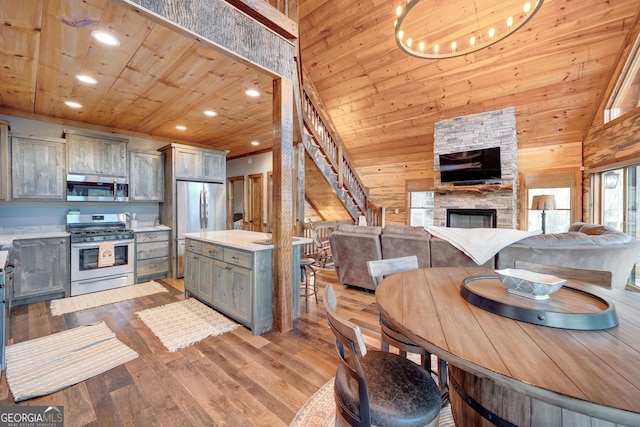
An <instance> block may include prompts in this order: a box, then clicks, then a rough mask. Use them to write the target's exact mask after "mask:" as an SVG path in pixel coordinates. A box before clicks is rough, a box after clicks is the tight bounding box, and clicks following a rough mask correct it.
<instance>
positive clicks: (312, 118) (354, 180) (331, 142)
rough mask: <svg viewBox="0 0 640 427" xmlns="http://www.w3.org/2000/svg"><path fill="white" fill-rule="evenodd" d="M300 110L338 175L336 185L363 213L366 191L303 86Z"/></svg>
mask: <svg viewBox="0 0 640 427" xmlns="http://www.w3.org/2000/svg"><path fill="white" fill-rule="evenodd" d="M302 101H303V105H302V111H303V114H304V121H305V125H306V128H307V130H308V131H309V132H310V134H311V136H312V137H313V141H314V142H315V143H316V144H317V145H318V147H319V148H320V150H321V151H322V153H323V154H324V157H325V158H326V160H327V163H328V164H329V165H330V166H331V168H332V169H333V171H334V172H335V173H336V174H337V175H338V186H339V187H344V188H345V189H346V190H347V192H348V194H349V196H350V197H351V199H352V200H353V202H354V204H355V205H356V206H357V207H358V210H359V211H360V212H361V213H362V214H363V215H364V214H366V212H367V204H368V198H369V195H368V192H367V190H366V188H365V186H364V185H363V184H362V182H361V181H360V178H359V177H358V176H357V174H356V173H355V169H354V168H353V167H352V165H351V161H350V160H349V158H348V155H347V153H346V151H345V150H344V148H343V145H342V143H341V142H340V141H339V140H338V139H337V138H335V137H334V136H333V135H332V132H331V131H330V130H329V128H328V127H327V126H326V125H325V123H324V121H323V120H322V117H321V115H320V114H319V112H318V110H317V109H316V107H315V106H314V105H313V101H312V100H311V98H310V97H309V94H308V93H307V90H306V88H305V87H303V99H302Z"/></svg>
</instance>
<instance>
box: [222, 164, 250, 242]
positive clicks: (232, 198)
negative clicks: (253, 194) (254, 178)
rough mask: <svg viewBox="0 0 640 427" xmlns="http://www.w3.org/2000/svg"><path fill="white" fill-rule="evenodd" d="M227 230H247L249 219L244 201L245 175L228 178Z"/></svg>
mask: <svg viewBox="0 0 640 427" xmlns="http://www.w3.org/2000/svg"><path fill="white" fill-rule="evenodd" d="M227 198H228V201H227V230H233V229H238V230H247V229H248V227H247V224H248V223H249V219H248V218H247V215H246V212H245V211H246V209H245V203H244V176H232V177H229V178H228V179H227Z"/></svg>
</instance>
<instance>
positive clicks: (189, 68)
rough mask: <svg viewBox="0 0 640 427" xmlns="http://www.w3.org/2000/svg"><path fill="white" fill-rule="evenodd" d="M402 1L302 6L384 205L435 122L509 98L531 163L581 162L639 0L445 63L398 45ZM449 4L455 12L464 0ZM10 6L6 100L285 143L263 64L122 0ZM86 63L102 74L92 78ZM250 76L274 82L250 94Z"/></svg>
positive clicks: (551, 16)
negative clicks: (106, 36) (109, 38)
mask: <svg viewBox="0 0 640 427" xmlns="http://www.w3.org/2000/svg"><path fill="white" fill-rule="evenodd" d="M397 3H398V2H396V3H393V2H388V1H382V0H357V1H353V0H332V1H329V2H328V1H324V0H301V1H300V4H299V16H300V25H299V30H300V45H301V52H302V53H301V56H302V63H303V65H304V67H305V68H306V71H307V74H308V76H309V77H310V79H311V81H312V82H313V84H314V86H315V88H316V89H317V91H318V93H319V96H320V98H321V100H322V102H323V103H324V105H325V107H326V108H327V110H328V112H329V115H330V118H331V120H332V121H333V124H334V126H335V128H336V129H337V130H338V132H339V137H340V139H341V140H342V141H343V142H344V143H345V146H346V148H347V150H348V152H349V154H350V157H351V158H352V160H353V161H354V163H355V166H356V169H357V172H358V173H359V174H360V176H361V178H362V180H363V182H364V184H365V185H366V186H367V187H369V188H370V191H371V196H372V201H373V202H374V203H376V204H377V205H379V206H386V207H387V208H390V209H392V208H404V182H405V180H406V179H423V178H427V179H428V178H432V177H433V153H432V148H431V147H432V144H433V124H434V123H435V122H437V121H439V120H443V119H448V118H453V117H458V116H463V115H468V114H474V113H480V112H485V111H489V110H494V109H499V108H504V107H510V106H513V107H515V111H516V118H517V132H518V145H519V158H520V161H519V166H520V168H521V169H523V170H527V169H529V170H535V169H536V168H543V169H544V168H549V167H558V165H561V166H563V167H572V168H579V166H580V164H581V144H582V140H583V138H584V136H585V134H586V132H587V130H588V128H589V124H590V123H591V121H592V119H593V117H594V114H596V108H597V105H598V103H599V101H600V99H601V97H602V96H603V93H604V91H605V89H606V87H607V84H608V82H609V80H610V78H611V77H612V72H613V68H614V66H615V64H616V62H617V60H618V57H619V55H620V52H621V48H622V46H623V45H624V43H625V41H626V38H627V37H628V36H629V30H630V29H631V28H632V25H633V22H634V19H636V16H637V14H638V11H639V9H640V8H639V7H638V2H637V0H581V1H575V0H546V1H545V2H544V5H543V6H542V9H541V10H540V12H539V13H538V14H537V15H536V16H535V17H534V18H533V19H532V20H531V21H530V23H529V24H528V25H527V27H526V28H525V29H523V30H521V31H519V32H517V33H516V34H515V35H513V36H511V37H509V38H507V39H505V40H503V41H501V42H499V43H497V44H495V45H494V46H492V47H490V48H488V49H485V50H483V51H480V52H477V53H475V54H471V55H467V56H465V57H461V58H453V59H447V60H437V61H429V60H423V59H417V58H413V57H409V56H407V55H406V54H404V53H403V52H401V51H400V49H399V48H397V47H396V45H395V42H394V39H393V21H394V19H395V15H394V9H395V6H396V5H397ZM448 3H449V4H450V5H451V6H450V7H452V10H453V11H452V12H451V13H453V14H455V10H456V7H458V6H457V5H458V1H457V0H452V1H450V2H448ZM0 13H1V16H2V20H3V25H2V27H1V28H0V40H2V42H1V48H0V58H1V60H2V63H3V67H1V68H0V113H2V114H10V115H18V116H23V117H32V118H49V119H53V120H56V121H58V122H63V123H67V122H68V123H70V124H73V123H85V124H87V125H88V126H93V127H95V128H96V129H101V130H106V131H112V130H113V131H116V130H117V131H118V132H121V133H125V134H127V133H129V134H132V135H139V136H144V135H149V136H151V137H153V138H156V139H159V140H167V141H176V142H182V143H186V144H191V145H198V146H205V147H210V148H214V149H219V150H230V154H229V156H230V157H231V158H233V157H237V156H242V155H247V154H250V153H254V152H258V151H264V150H269V149H270V148H271V146H272V145H271V144H272V142H271V140H272V138H273V137H272V124H271V120H272V119H271V117H272V112H271V110H272V108H271V106H272V77H271V76H269V75H268V74H267V73H265V72H262V71H261V70H258V69H256V68H253V67H251V66H250V65H248V64H246V63H244V62H242V61H239V60H237V59H234V58H231V57H229V56H228V55H226V54H225V53H224V52H221V51H219V50H216V49H214V48H212V47H210V46H205V45H204V44H202V43H199V42H198V41H196V40H195V39H193V38H190V37H186V36H184V35H182V34H178V33H176V32H174V31H172V30H168V29H167V28H165V27H164V26H162V25H159V24H158V23H156V22H152V21H150V20H148V19H145V18H144V17H142V16H141V15H140V14H138V13H136V12H135V11H133V10H129V9H124V8H122V7H119V6H118V5H117V4H115V3H112V2H110V1H108V0H47V1H44V0H30V1H13V0H0ZM96 29H109V30H110V31H111V32H113V33H115V34H116V35H118V36H119V38H120V41H121V44H120V46H118V47H117V48H111V49H107V48H106V47H104V46H102V45H99V44H98V43H97V42H96V41H94V40H93V39H92V38H91V36H90V33H91V31H92V30H96ZM81 73H83V74H89V75H92V76H93V77H95V78H96V79H98V81H99V82H98V84H97V85H88V84H85V83H81V82H78V81H77V80H76V79H75V75H76V74H81ZM247 88H256V89H258V90H260V91H261V93H262V95H261V96H260V97H258V98H255V99H252V98H248V97H246V96H245V95H244V93H243V92H244V90H245V89H247ZM66 100H75V101H78V102H80V103H81V104H83V107H82V108H80V109H71V108H69V107H67V106H65V105H64V101H66ZM205 109H213V110H215V111H216V112H217V113H218V115H217V116H216V117H213V118H207V117H206V116H204V114H203V110H205ZM178 124H182V125H184V126H186V127H187V130H186V131H184V132H182V131H179V130H177V129H176V128H175V126H176V125H178ZM253 140H257V141H259V142H260V143H261V145H260V146H258V147H257V148H256V147H253V146H251V145H250V144H249V143H250V142H251V141H253Z"/></svg>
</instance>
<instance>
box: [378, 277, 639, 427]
mask: <svg viewBox="0 0 640 427" xmlns="http://www.w3.org/2000/svg"><path fill="white" fill-rule="evenodd" d="M477 276H490V278H489V279H482V280H474V281H473V282H471V283H468V286H467V288H469V289H471V290H472V291H473V292H474V293H477V294H479V295H482V296H483V297H486V298H487V299H488V300H493V301H497V302H499V303H500V304H506V305H507V306H514V307H520V308H522V309H525V310H541V312H543V313H544V312H548V313H551V312H561V313H562V314H563V315H564V314H565V313H568V314H570V315H573V314H587V315H590V313H594V314H596V315H597V314H600V313H601V312H602V311H605V310H606V309H607V307H608V306H607V305H606V304H604V303H603V300H604V301H606V302H607V303H609V304H611V305H612V306H613V308H614V309H615V315H616V317H617V325H615V326H613V327H607V328H605V329H593V330H577V329H569V328H562V327H558V326H545V325H540V324H534V323H530V322H527V321H522V320H515V319H514V318H511V317H508V316H507V315H505V313H501V314H497V313H496V312H494V311H492V310H489V309H487V308H486V307H482V306H479V305H478V304H475V303H472V302H470V301H469V298H465V297H463V296H462V293H461V288H462V287H463V286H462V284H463V282H464V281H465V279H468V278H475V277H477ZM569 288H574V289H579V290H582V291H583V292H575V291H574V290H572V289H569ZM375 295H376V303H377V306H378V308H379V310H380V313H381V315H383V316H384V317H385V318H386V320H387V321H388V322H389V323H391V325H393V326H394V327H395V328H397V329H398V330H399V331H401V332H403V333H404V334H405V335H406V336H408V337H409V338H411V339H412V340H413V341H414V342H416V343H417V344H418V345H420V346H421V347H423V348H424V349H426V350H427V351H429V352H430V353H432V354H435V355H436V356H438V357H439V358H441V359H443V360H446V361H447V362H448V367H449V393H450V402H451V410H452V413H453V416H454V419H455V421H456V424H457V425H459V426H465V427H467V426H477V425H480V426H485V425H486V426H489V425H505V426H508V425H517V426H544V427H547V426H576V425H612V424H609V423H614V424H619V425H629V426H640V294H638V293H636V292H633V291H629V290H612V289H608V288H603V287H601V286H595V285H590V284H589V283H587V282H584V281H577V280H567V282H566V284H565V286H564V287H563V288H561V289H560V290H558V291H557V292H555V293H553V294H551V296H550V298H549V299H548V300H545V301H537V300H534V299H530V298H526V297H523V296H519V295H513V294H511V293H509V292H507V289H506V287H504V285H503V284H502V282H501V281H500V279H499V278H498V276H497V275H496V273H495V272H494V271H493V270H486V269H481V268H460V267H451V268H449V267H447V268H423V269H419V270H413V271H407V272H404V273H398V274H394V275H391V276H388V277H386V278H385V279H384V280H383V281H382V282H380V284H379V285H378V287H377V289H376V293H375ZM592 296H593V297H594V298H596V299H593V298H591V297H592ZM597 297H599V298H597ZM539 317H541V318H542V317H544V316H542V315H540V316H539ZM603 421H604V422H605V423H602V422H603ZM601 423H602V424H601Z"/></svg>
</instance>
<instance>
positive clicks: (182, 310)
mask: <svg viewBox="0 0 640 427" xmlns="http://www.w3.org/2000/svg"><path fill="white" fill-rule="evenodd" d="M136 314H137V315H138V316H139V317H140V319H142V321H143V322H144V323H145V324H146V325H147V326H148V327H149V329H151V331H152V332H153V333H154V334H155V335H156V336H157V337H158V338H159V339H160V341H161V342H162V344H163V345H164V346H165V347H166V348H167V350H169V352H171V353H173V352H174V351H176V350H177V349H179V348H184V347H187V346H189V345H191V344H195V343H197V342H198V341H202V340H203V339H205V338H207V337H210V336H215V335H220V334H224V333H225V332H229V331H231V330H233V329H235V328H237V327H238V326H240V325H239V324H238V323H236V322H234V321H233V320H230V319H228V318H227V317H225V316H223V315H222V314H220V313H218V312H217V311H215V310H214V309H212V308H211V307H209V306H207V305H205V304H203V303H201V302H200V301H198V300H196V299H195V298H189V299H186V300H184V301H178V302H173V303H171V304H165V305H163V306H160V307H155V308H149V309H147V310H142V311H139V312H137V313H136Z"/></svg>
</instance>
